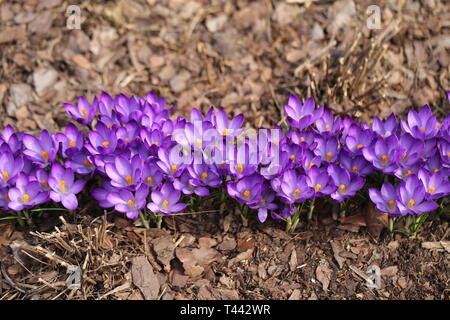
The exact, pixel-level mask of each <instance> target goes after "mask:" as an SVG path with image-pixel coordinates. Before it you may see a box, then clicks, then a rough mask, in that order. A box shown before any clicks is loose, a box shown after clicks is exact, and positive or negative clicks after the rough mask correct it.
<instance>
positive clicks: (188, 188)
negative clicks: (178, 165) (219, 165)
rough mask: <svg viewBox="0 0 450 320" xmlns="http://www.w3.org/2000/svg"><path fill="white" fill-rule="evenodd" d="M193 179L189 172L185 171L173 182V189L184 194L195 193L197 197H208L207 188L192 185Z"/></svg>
mask: <svg viewBox="0 0 450 320" xmlns="http://www.w3.org/2000/svg"><path fill="white" fill-rule="evenodd" d="M192 182H193V179H192V177H191V175H190V174H189V172H188V171H187V170H185V171H184V172H183V173H182V174H181V175H180V176H179V177H178V178H175V179H174V181H173V186H174V188H175V189H177V190H180V191H182V192H183V193H184V194H193V193H195V194H196V195H198V196H201V197H206V196H208V195H209V190H208V188H206V187H204V186H196V185H194V184H193V183H192Z"/></svg>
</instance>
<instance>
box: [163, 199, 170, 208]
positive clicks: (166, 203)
mask: <svg viewBox="0 0 450 320" xmlns="http://www.w3.org/2000/svg"><path fill="white" fill-rule="evenodd" d="M168 204H169V201H167V200H164V201H163V203H162V206H163V208H167V206H168Z"/></svg>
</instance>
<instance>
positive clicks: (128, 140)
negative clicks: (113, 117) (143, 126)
mask: <svg viewBox="0 0 450 320" xmlns="http://www.w3.org/2000/svg"><path fill="white" fill-rule="evenodd" d="M139 134H140V130H139V125H138V124H137V123H136V122H135V121H130V122H128V123H127V124H126V125H125V126H124V127H120V128H119V129H117V131H116V135H117V139H119V142H121V143H122V144H124V145H130V146H135V145H136V142H137V141H136V140H137V139H140V137H139Z"/></svg>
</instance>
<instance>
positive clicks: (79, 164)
mask: <svg viewBox="0 0 450 320" xmlns="http://www.w3.org/2000/svg"><path fill="white" fill-rule="evenodd" d="M90 158H91V156H90V155H89V154H88V153H87V152H86V150H84V149H83V150H82V151H79V152H76V153H74V154H73V155H72V157H71V158H70V159H69V160H68V161H66V162H65V163H64V166H65V167H66V168H70V169H72V170H73V171H74V172H76V173H78V174H81V175H87V174H90V173H93V172H94V171H95V165H94V164H93V163H92V161H91V160H90Z"/></svg>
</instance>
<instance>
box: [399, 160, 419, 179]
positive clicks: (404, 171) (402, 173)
mask: <svg viewBox="0 0 450 320" xmlns="http://www.w3.org/2000/svg"><path fill="white" fill-rule="evenodd" d="M421 166H422V164H421V163H416V164H413V165H412V166H409V167H407V168H403V167H399V168H398V169H397V170H395V171H394V175H395V176H396V177H397V178H399V179H401V180H406V178H408V177H409V176H410V175H412V174H417V173H418V172H419V169H420V167H421Z"/></svg>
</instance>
